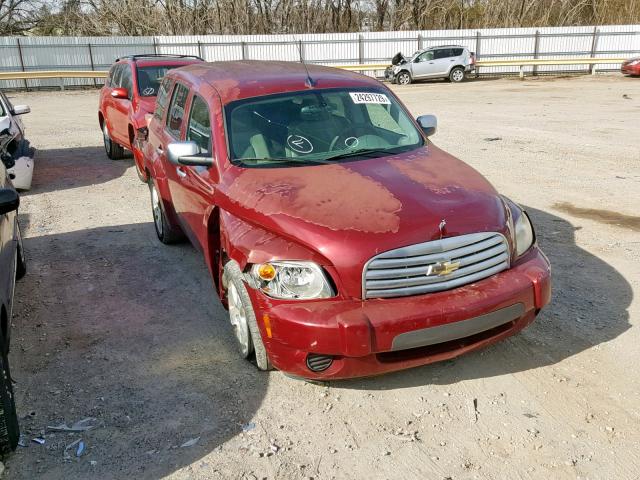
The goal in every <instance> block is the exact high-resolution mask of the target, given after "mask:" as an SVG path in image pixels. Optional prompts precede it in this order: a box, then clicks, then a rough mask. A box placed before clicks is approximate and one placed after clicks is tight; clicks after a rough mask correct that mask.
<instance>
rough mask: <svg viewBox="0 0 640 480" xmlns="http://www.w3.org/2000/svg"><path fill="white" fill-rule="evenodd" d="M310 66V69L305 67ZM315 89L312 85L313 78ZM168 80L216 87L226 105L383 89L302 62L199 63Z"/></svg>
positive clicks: (174, 72)
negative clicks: (324, 90)
mask: <svg viewBox="0 0 640 480" xmlns="http://www.w3.org/2000/svg"><path fill="white" fill-rule="evenodd" d="M305 67H306V68H305ZM307 72H308V75H309V76H310V77H311V79H312V83H313V86H310V84H309V83H310V82H309V77H308V76H307ZM167 76H168V77H173V78H178V79H179V78H182V79H184V80H185V81H187V82H189V83H191V84H192V85H194V86H195V87H196V88H198V86H199V85H200V84H202V83H203V82H205V83H206V84H208V85H209V86H210V87H213V88H214V89H215V91H217V93H218V95H220V99H221V101H222V103H223V104H227V103H229V102H232V101H234V100H239V99H242V98H249V97H257V96H261V95H269V94H275V93H285V92H293V91H300V90H310V89H312V88H318V89H320V88H340V87H344V88H380V87H381V84H380V82H378V81H377V80H375V79H374V78H371V77H367V76H365V75H361V74H358V73H354V72H349V71H346V70H341V69H338V68H331V67H324V66H320V65H310V64H306V66H305V64H302V63H300V62H280V61H258V60H243V61H232V62H211V63H196V64H192V65H189V66H187V67H184V68H180V69H179V70H172V71H171V72H169V73H168V74H167Z"/></svg>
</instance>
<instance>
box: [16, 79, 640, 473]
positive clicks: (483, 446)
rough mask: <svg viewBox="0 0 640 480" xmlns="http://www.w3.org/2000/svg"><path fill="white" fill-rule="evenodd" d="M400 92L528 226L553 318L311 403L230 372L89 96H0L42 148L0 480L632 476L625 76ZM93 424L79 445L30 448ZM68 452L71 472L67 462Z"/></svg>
mask: <svg viewBox="0 0 640 480" xmlns="http://www.w3.org/2000/svg"><path fill="white" fill-rule="evenodd" d="M396 91H398V92H399V94H400V96H401V97H402V99H403V100H404V101H405V102H406V104H407V105H408V107H409V109H410V110H411V111H412V113H414V114H416V115H418V114H423V113H434V114H436V115H437V116H438V118H439V120H440V125H439V132H438V133H437V135H436V136H435V137H434V141H435V142H436V143H437V144H439V145H440V146H442V147H444V148H445V149H447V150H449V151H450V152H451V153H453V154H455V155H457V156H458V157H460V158H462V159H463V160H465V161H467V162H468V163H469V164H471V165H473V166H474V167H475V168H477V169H478V170H479V171H480V172H482V173H483V174H484V175H486V176H487V177H488V178H489V180H490V181H492V182H493V183H494V185H495V186H496V187H497V188H498V189H499V190H500V191H501V192H503V193H504V194H506V195H508V196H509V197H511V198H512V199H514V200H515V201H517V202H519V203H521V204H523V205H525V206H526V207H527V208H528V209H529V212H530V213H531V215H532V217H533V221H534V224H535V225H536V227H537V235H538V238H539V241H540V243H541V245H542V248H543V249H544V251H545V252H546V253H547V254H548V256H549V258H550V260H551V262H552V265H553V282H554V296H553V302H552V304H551V305H549V306H548V307H547V308H546V310H545V311H544V312H543V313H542V314H541V315H540V317H539V318H538V320H537V321H536V322H535V323H534V324H533V325H532V326H531V327H529V328H528V329H527V330H525V331H524V332H523V333H521V334H520V335H518V336H516V337H513V338H511V339H509V340H507V341H505V342H502V343H500V344H498V345H495V346H494V347H492V348H489V349H486V350H483V351H480V352H477V353H473V354H469V355H466V356H463V357H460V358H458V359H456V360H454V361H448V362H445V363H440V364H435V365H430V366H425V367H422V368H417V369H413V370H409V371H404V372H400V373H396V374H390V375H385V376H381V377H377V378H370V379H361V380H353V381H343V382H332V383H329V384H326V385H315V384H309V383H305V382H302V381H298V380H293V379H291V378H288V377H286V376H284V375H283V374H282V373H281V372H277V371H275V372H271V373H268V374H264V373H259V372H257V371H256V370H255V369H254V367H253V366H252V365H251V364H249V363H247V362H245V361H242V360H240V359H239V358H238V357H237V355H236V354H235V350H234V343H233V338H232V333H231V329H230V327H229V326H228V324H227V320H226V315H225V311H224V310H223V308H222V307H221V305H220V303H219V302H218V300H217V299H216V298H215V296H214V291H213V288H212V285H211V280H210V278H209V275H208V272H207V269H206V267H205V265H204V262H203V261H202V259H201V257H200V254H199V253H197V252H196V251H195V250H194V249H193V248H192V247H191V246H190V245H188V244H185V245H180V246H175V247H167V246H163V245H161V244H159V243H158V242H157V240H156V238H155V233H154V230H153V225H152V223H151V219H152V217H151V210H150V206H149V199H148V192H147V188H146V186H144V185H143V184H141V183H140V182H139V180H138V178H137V177H136V174H135V170H134V168H133V164H132V161H131V159H127V160H123V161H117V162H113V161H110V160H108V159H107V158H106V157H105V155H104V152H103V149H102V144H101V136H100V132H99V129H98V125H97V114H96V109H97V99H98V97H97V92H96V91H81V92H80V91H75V92H64V93H62V92H48V93H47V92H36V93H21V94H14V95H13V98H14V103H28V104H29V105H31V109H32V113H31V114H30V115H27V116H26V117H25V121H26V125H27V129H28V131H27V133H28V136H29V138H30V139H31V142H32V143H33V145H34V146H36V147H37V148H38V149H39V151H38V154H37V159H36V170H35V177H34V185H33V190H32V191H31V192H29V193H26V194H24V195H23V198H22V204H21V208H20V212H21V213H20V221H21V222H22V225H23V231H24V236H25V237H26V238H25V248H26V251H27V256H28V261H29V273H28V275H27V276H26V278H25V279H24V280H23V281H22V282H20V283H19V285H18V287H17V304H16V308H15V317H14V320H13V323H14V325H13V334H12V335H13V338H12V352H11V365H12V373H13V375H14V377H15V379H16V381H17V384H16V386H15V389H16V392H17V404H18V411H19V415H20V417H21V419H22V420H21V425H22V431H23V433H24V438H25V441H26V445H27V446H26V447H19V448H18V450H17V452H16V453H15V454H14V455H12V456H10V457H9V458H7V459H5V465H6V469H7V470H6V471H5V474H4V475H5V476H6V477H7V478H11V479H29V480H32V479H40V478H43V479H87V478H92V479H93V478H96V479H124V478H127V479H129V478H136V479H159V478H172V479H192V478H195V479H254V478H256V479H263V478H267V479H287V480H288V479H299V478H314V479H447V478H450V479H456V480H457V479H476V478H477V479H506V478H509V479H515V478H522V479H529V478H532V479H542V478H544V479H547V478H553V479H576V478H581V479H614V478H615V479H637V478H640V474H639V473H638V472H640V455H639V451H640V369H639V368H638V365H639V364H640V349H639V348H638V346H639V345H640V333H639V328H638V326H639V325H638V324H639V323H640V307H639V305H640V302H639V301H638V295H639V294H640V233H639V232H640V217H638V216H637V215H638V205H639V204H640V148H639V147H638V139H640V80H639V79H631V78H623V77H620V76H618V75H610V76H596V77H577V78H576V77H574V78H555V79H543V78H540V79H528V80H525V81H519V80H517V79H501V80H483V81H475V82H467V83H465V84H461V85H451V84H448V83H440V82H437V83H436V82H433V83H424V84H419V85H411V86H408V87H397V88H396ZM474 405H475V406H477V407H476V408H474ZM474 409H475V410H476V411H475V412H474ZM87 417H94V418H95V419H96V420H95V421H93V422H94V424H95V425H97V427H96V428H94V429H92V430H90V431H88V432H86V433H83V434H77V433H55V434H47V435H46V437H45V442H46V443H45V444H44V445H38V444H36V443H34V442H32V440H31V439H32V438H34V437H37V436H38V435H40V434H41V433H42V430H44V429H45V427H46V426H48V425H59V424H61V423H67V424H71V423H73V422H75V421H78V420H81V419H84V418H87ZM80 438H81V439H83V441H84V443H85V445H86V449H85V452H84V454H83V455H82V456H81V457H79V458H77V457H76V456H75V447H74V448H73V449H72V450H71V451H70V453H71V455H70V458H69V459H65V457H64V448H65V446H66V445H69V444H71V443H72V442H74V441H75V440H77V439H80ZM194 439H197V441H195V442H194V441H193V440H194ZM190 440H191V442H190ZM185 443H187V445H190V446H182V445H183V444H185Z"/></svg>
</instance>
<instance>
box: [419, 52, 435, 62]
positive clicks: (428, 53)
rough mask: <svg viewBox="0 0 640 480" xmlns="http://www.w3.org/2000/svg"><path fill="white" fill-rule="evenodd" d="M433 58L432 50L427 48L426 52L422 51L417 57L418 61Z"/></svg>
mask: <svg viewBox="0 0 640 480" xmlns="http://www.w3.org/2000/svg"><path fill="white" fill-rule="evenodd" d="M430 60H433V50H429V51H428V52H424V53H423V54H422V55H420V56H419V57H418V61H420V62H428V61H430Z"/></svg>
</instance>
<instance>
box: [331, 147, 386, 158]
mask: <svg viewBox="0 0 640 480" xmlns="http://www.w3.org/2000/svg"><path fill="white" fill-rule="evenodd" d="M379 153H382V154H385V155H393V154H395V153H396V152H393V151H391V150H388V149H386V148H361V149H359V150H352V151H350V152H343V153H339V154H337V155H332V156H330V157H327V158H326V159H325V160H340V159H341V158H351V157H361V156H362V157H364V156H367V155H375V154H379Z"/></svg>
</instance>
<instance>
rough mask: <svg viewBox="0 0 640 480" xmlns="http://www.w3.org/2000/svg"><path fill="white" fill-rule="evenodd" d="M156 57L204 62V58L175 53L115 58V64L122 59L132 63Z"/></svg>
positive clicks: (143, 54)
mask: <svg viewBox="0 0 640 480" xmlns="http://www.w3.org/2000/svg"><path fill="white" fill-rule="evenodd" d="M156 57H160V58H195V59H197V60H202V61H203V62H204V58H201V57H199V56H197V55H180V54H177V53H142V54H139V55H125V56H123V57H118V58H116V62H119V61H120V60H124V59H130V60H133V61H134V62H135V61H136V60H137V59H139V58H156Z"/></svg>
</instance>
